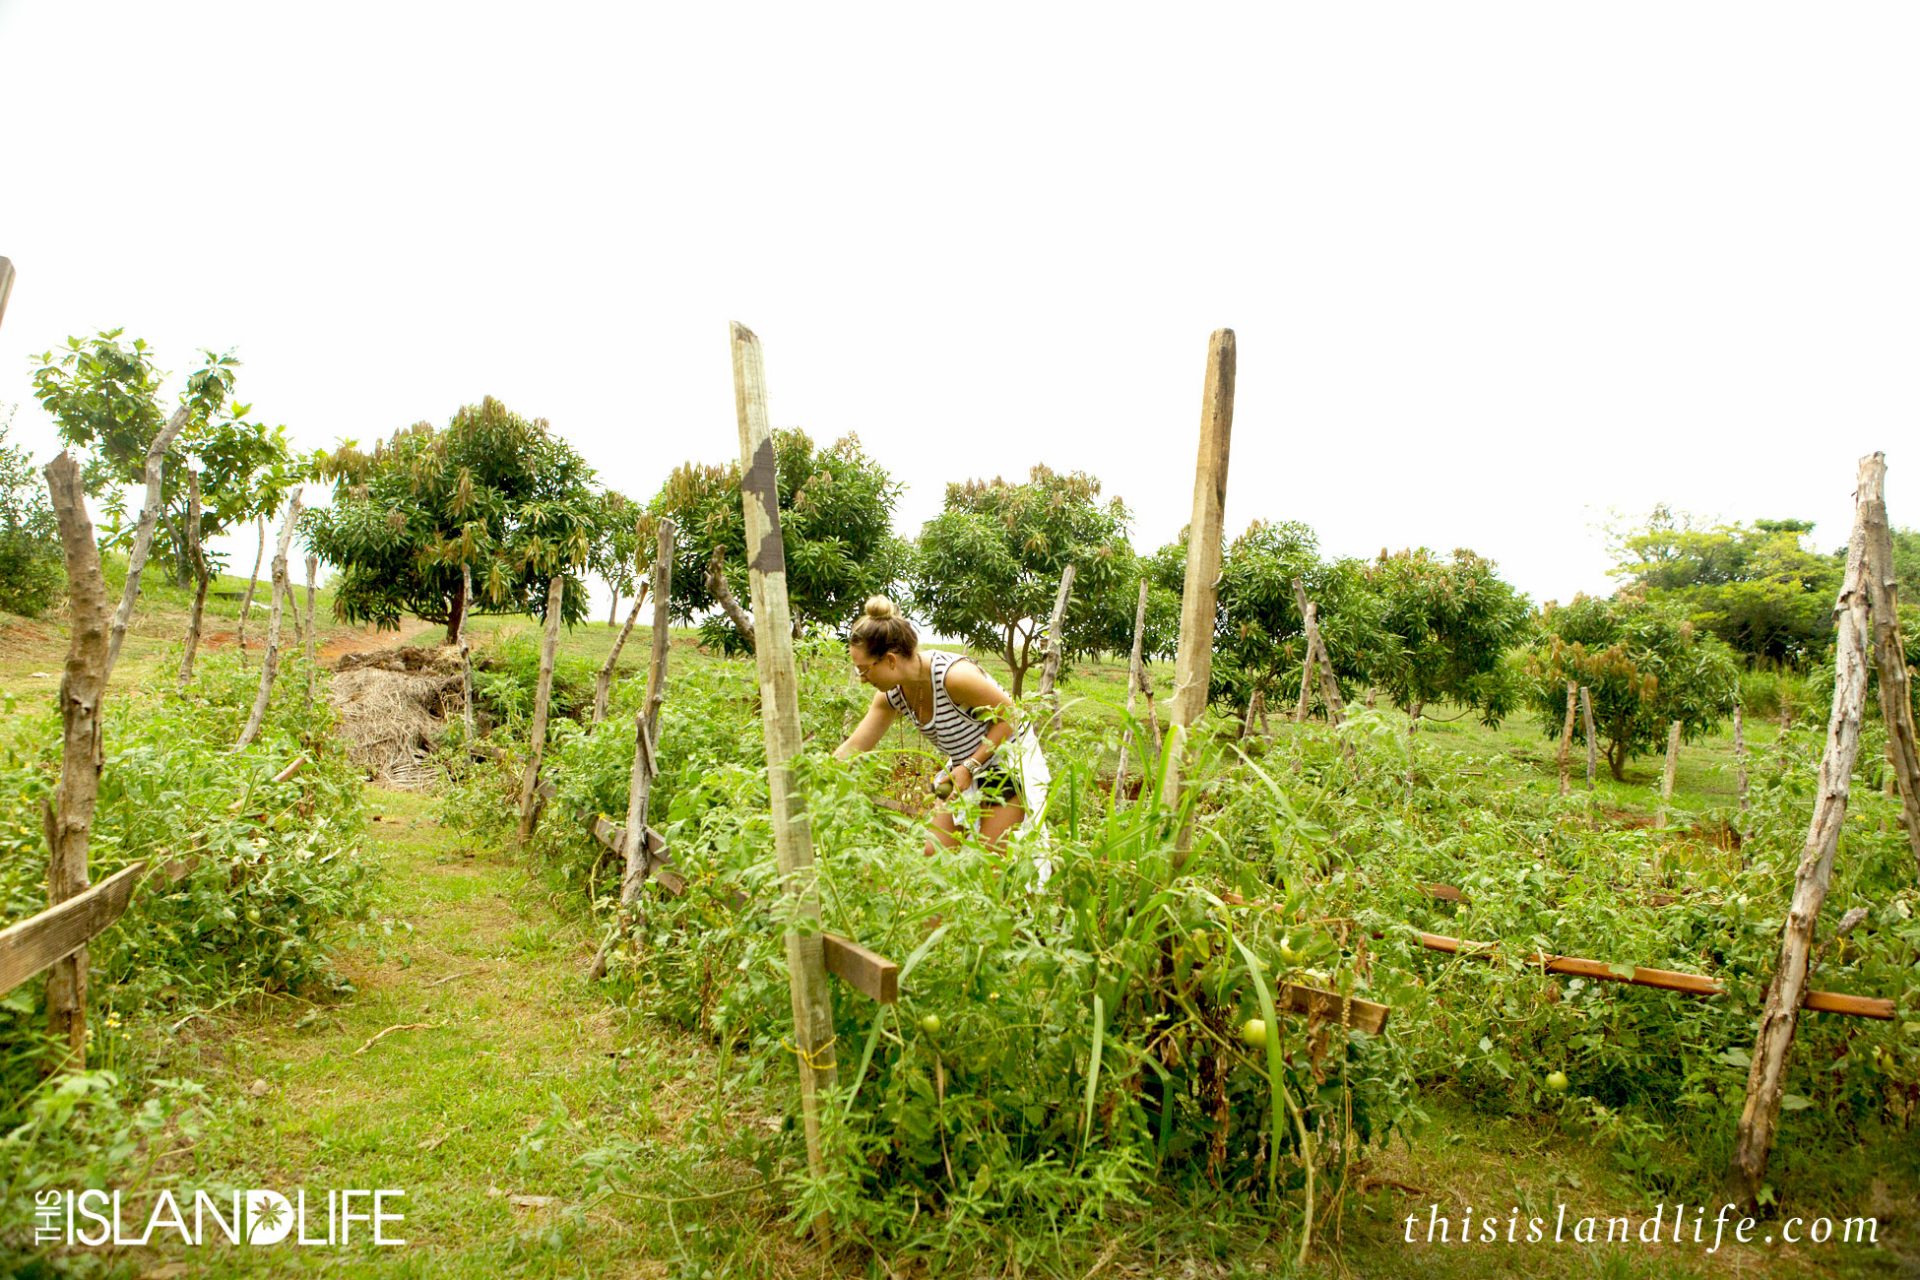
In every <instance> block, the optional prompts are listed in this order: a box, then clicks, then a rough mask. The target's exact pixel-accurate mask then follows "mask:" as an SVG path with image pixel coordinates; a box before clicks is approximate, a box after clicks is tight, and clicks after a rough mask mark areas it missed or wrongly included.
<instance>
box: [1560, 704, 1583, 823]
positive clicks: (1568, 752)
mask: <svg viewBox="0 0 1920 1280" xmlns="http://www.w3.org/2000/svg"><path fill="white" fill-rule="evenodd" d="M1576 689H1577V686H1576V685H1575V684H1574V683H1573V681H1571V680H1569V681H1567V718H1566V720H1565V721H1564V722H1563V723H1562V724H1561V726H1560V794H1561V795H1563V796H1564V795H1566V794H1567V793H1568V792H1569V791H1572V790H1573V782H1572V779H1571V773H1570V768H1569V763H1568V762H1569V761H1570V760H1571V759H1572V758H1573V708H1574V704H1575V703H1576V702H1577V701H1578V700H1579V697H1578V694H1577V692H1576Z"/></svg>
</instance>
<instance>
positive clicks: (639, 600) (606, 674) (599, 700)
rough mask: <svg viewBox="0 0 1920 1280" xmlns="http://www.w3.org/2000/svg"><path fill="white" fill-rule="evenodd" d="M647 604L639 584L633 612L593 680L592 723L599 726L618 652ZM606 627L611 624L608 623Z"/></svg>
mask: <svg viewBox="0 0 1920 1280" xmlns="http://www.w3.org/2000/svg"><path fill="white" fill-rule="evenodd" d="M646 602H647V584H646V583H644V582H642V583H641V584H640V591H639V594H637V595H635V596H634V597H633V611H632V612H631V613H629V614H627V625H626V626H624V627H622V628H620V634H619V635H617V636H615V637H614V638H613V648H612V649H610V650H609V651H608V652H607V660H606V661H605V662H604V663H602V664H601V666H600V674H599V675H597V676H595V677H594V680H593V723H595V724H599V723H600V722H601V721H602V720H605V719H606V718H607V697H608V695H609V694H611V693H612V692H613V668H614V664H616V663H618V662H619V661H620V651H621V650H622V649H624V648H626V647H627V637H628V636H630V635H632V634H633V624H634V623H636V622H638V621H639V620H640V607H641V606H642V605H644V604H646ZM607 625H608V626H612V625H613V623H612V622H611V621H609V622H608V623H607Z"/></svg>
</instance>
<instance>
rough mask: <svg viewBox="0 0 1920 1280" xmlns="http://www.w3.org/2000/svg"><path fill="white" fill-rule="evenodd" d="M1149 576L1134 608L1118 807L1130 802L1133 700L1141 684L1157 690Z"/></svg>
mask: <svg viewBox="0 0 1920 1280" xmlns="http://www.w3.org/2000/svg"><path fill="white" fill-rule="evenodd" d="M1147 589H1148V584H1147V579H1146V575H1144V574H1142V575H1141V577H1140V600H1139V603H1138V604H1136V605H1134V607H1133V653H1132V656H1130V657H1129V658H1128V659H1127V720H1126V724H1125V725H1124V726H1123V727H1122V728H1121V730H1120V763H1119V764H1117V765H1115V766H1114V770H1113V803H1114V806H1115V807H1116V808H1118V807H1119V806H1120V805H1122V804H1124V803H1125V802H1126V794H1127V757H1128V756H1129V755H1131V754H1133V700H1134V698H1135V697H1137V696H1138V695H1139V693H1140V690H1141V687H1142V686H1146V687H1147V696H1148V697H1149V698H1151V697H1152V696H1153V689H1152V687H1151V686H1148V685H1147V662H1146V656H1145V655H1146V632H1147Z"/></svg>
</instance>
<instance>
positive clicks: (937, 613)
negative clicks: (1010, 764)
mask: <svg viewBox="0 0 1920 1280" xmlns="http://www.w3.org/2000/svg"><path fill="white" fill-rule="evenodd" d="M1127 521H1128V515H1127V508H1126V505H1125V504H1124V503H1122V502H1121V501H1120V499H1118V498H1114V499H1111V500H1110V501H1107V502H1101V501H1100V482H1099V481H1098V480H1096V479H1095V478H1094V477H1092V476H1090V475H1087V474H1086V473H1085V472H1080V471H1075V472H1072V473H1070V474H1065V475H1063V474H1060V473H1058V472H1055V471H1051V470H1049V469H1048V468H1046V467H1043V466H1036V467H1034V468H1033V470H1032V471H1031V472H1030V473H1029V475H1028V478H1027V481H1026V483H1024V484H1011V483H1009V482H1008V481H1006V480H1002V479H998V478H996V479H994V480H991V481H986V480H969V481H967V482H966V483H964V484H950V485H948V486H947V498H946V504H945V506H944V507H943V508H942V509H941V512H940V514H939V515H937V516H935V517H934V518H933V519H931V520H929V521H927V523H926V524H925V525H924V526H923V527H922V528H921V530H920V540H919V542H918V544H917V545H916V547H915V553H914V558H913V569H912V596H913V604H914V612H915V614H916V616H918V617H920V618H923V619H925V620H926V622H927V623H928V624H929V625H930V626H931V627H932V628H933V630H935V631H937V632H939V633H941V634H943V635H949V636H959V637H961V638H963V639H965V640H966V642H967V643H968V644H970V645H972V646H974V647H975V648H978V649H984V650H986V651H987V652H989V653H996V654H999V655H1000V656H1001V657H1002V658H1003V659H1004V660H1005V661H1006V664H1007V666H1008V667H1009V668H1010V669H1011V671H1012V675H1013V689H1012V692H1013V695H1014V696H1015V697H1016V698H1017V697H1019V696H1020V693H1021V690H1022V688H1023V687H1024V685H1025V683H1026V676H1027V672H1028V670H1029V669H1030V668H1031V667H1032V666H1033V665H1034V664H1035V663H1036V662H1038V661H1040V660H1041V656H1042V653H1043V649H1042V648H1041V647H1039V646H1037V645H1036V644H1035V641H1036V640H1038V639H1039V638H1040V635H1041V633H1042V632H1043V631H1044V630H1045V629H1046V626H1047V623H1048V621H1049V620H1050V619H1051V617H1052V615H1053V602H1054V597H1055V596H1057V595H1058V594H1059V591H1060V575H1061V573H1062V572H1064V571H1065V569H1066V567H1067V565H1068V564H1069V563H1071V564H1072V565H1073V566H1074V580H1073V594H1072V598H1071V600H1070V601H1069V603H1068V606H1067V614H1066V621H1065V627H1064V629H1065V632H1066V635H1065V636H1064V638H1063V640H1064V646H1065V649H1064V654H1063V657H1064V656H1071V655H1073V654H1090V653H1099V652H1115V651H1118V652H1126V647H1127V646H1130V645H1131V643H1132V640H1131V637H1132V634H1133V611H1134V604H1135V600H1136V595H1135V592H1136V591H1137V590H1138V586H1137V584H1138V581H1139V571H1138V569H1137V568H1136V567H1135V558H1134V555H1133V551H1132V548H1131V547H1130V546H1129V545H1128V543H1127ZM1122 618H1124V619H1125V621H1124V623H1122V622H1121V621H1120V619H1122ZM1123 632H1124V634H1125V636H1126V637H1127V639H1126V641H1125V642H1124V645H1123V644H1121V643H1120V636H1121V634H1122V633H1123Z"/></svg>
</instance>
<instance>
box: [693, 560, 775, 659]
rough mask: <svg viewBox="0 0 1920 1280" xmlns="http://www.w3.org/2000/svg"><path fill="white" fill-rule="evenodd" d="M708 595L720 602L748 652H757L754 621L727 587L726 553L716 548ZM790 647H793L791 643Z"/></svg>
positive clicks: (709, 577) (708, 564)
mask: <svg viewBox="0 0 1920 1280" xmlns="http://www.w3.org/2000/svg"><path fill="white" fill-rule="evenodd" d="M707 594H708V595H710V596H712V597H713V598H714V599H715V600H716V601H718V602H719V604H720V608H721V610H722V611H723V612H724V613H725V614H726V615H727V617H728V618H729V619H730V620H731V621H732V622H733V627H734V630H736V631H738V632H739V633H740V638H741V639H742V640H744V641H745V642H746V646H747V652H748V653H754V652H757V650H756V649H755V647H754V645H755V640H754V630H753V619H752V618H749V617H748V616H747V611H746V610H745V609H742V608H741V607H740V602H739V601H738V600H736V599H734V598H733V588H731V587H729V586H728V585H727V565H726V553H725V552H723V551H722V550H721V549H720V548H719V547H715V548H714V549H713V554H712V555H711V556H709V557H707ZM788 647H789V648H791V647H792V646H791V643H789V646H788Z"/></svg>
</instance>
